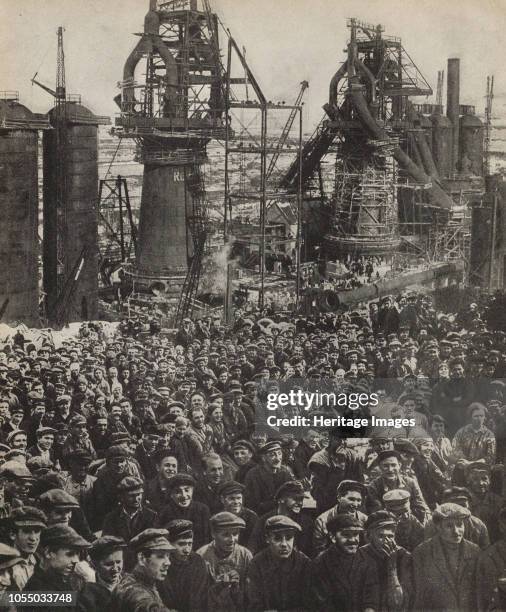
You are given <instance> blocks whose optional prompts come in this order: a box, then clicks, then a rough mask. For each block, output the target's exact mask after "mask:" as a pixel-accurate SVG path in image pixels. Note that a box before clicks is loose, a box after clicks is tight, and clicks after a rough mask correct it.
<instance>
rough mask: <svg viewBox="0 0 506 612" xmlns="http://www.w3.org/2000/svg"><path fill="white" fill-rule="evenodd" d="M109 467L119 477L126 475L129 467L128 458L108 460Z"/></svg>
mask: <svg viewBox="0 0 506 612" xmlns="http://www.w3.org/2000/svg"><path fill="white" fill-rule="evenodd" d="M107 465H109V466H110V468H111V471H112V472H113V473H114V474H117V475H119V474H124V473H125V472H126V470H127V467H128V463H127V460H126V457H111V458H110V459H108V460H107Z"/></svg>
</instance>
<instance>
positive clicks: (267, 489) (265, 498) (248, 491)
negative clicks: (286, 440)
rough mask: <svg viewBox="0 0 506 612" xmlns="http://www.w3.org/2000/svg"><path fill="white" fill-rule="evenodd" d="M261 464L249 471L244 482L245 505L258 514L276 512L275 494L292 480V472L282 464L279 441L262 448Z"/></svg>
mask: <svg viewBox="0 0 506 612" xmlns="http://www.w3.org/2000/svg"><path fill="white" fill-rule="evenodd" d="M259 453H260V460H261V463H260V464H259V465H257V466H256V467H254V468H252V469H251V470H249V472H248V473H247V474H246V478H245V480H244V485H245V487H246V488H245V491H244V503H245V504H246V506H247V507H248V508H250V509H251V510H253V511H254V512H256V513H257V514H259V515H261V514H265V512H269V511H270V510H274V508H275V505H276V502H275V501H274V494H275V493H276V491H277V490H278V489H279V487H280V486H281V485H282V484H284V483H285V482H287V481H288V480H292V478H293V476H292V473H291V472H290V470H289V469H288V468H287V467H285V466H284V465H283V464H282V458H283V451H282V449H281V444H280V442H279V441H276V440H273V441H270V442H267V443H266V444H264V445H263V446H262V447H261V448H260V451H259Z"/></svg>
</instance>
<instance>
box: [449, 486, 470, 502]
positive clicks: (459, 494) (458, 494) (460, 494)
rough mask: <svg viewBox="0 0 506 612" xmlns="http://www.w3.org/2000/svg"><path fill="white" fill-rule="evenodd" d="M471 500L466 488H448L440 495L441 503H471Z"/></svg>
mask: <svg viewBox="0 0 506 612" xmlns="http://www.w3.org/2000/svg"><path fill="white" fill-rule="evenodd" d="M471 498H472V496H471V491H469V489H467V488H466V487H449V488H448V489H445V490H444V491H443V493H442V499H443V501H450V500H455V501H457V500H458V501H462V502H466V501H471Z"/></svg>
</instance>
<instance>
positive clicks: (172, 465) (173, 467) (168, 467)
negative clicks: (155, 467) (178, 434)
mask: <svg viewBox="0 0 506 612" xmlns="http://www.w3.org/2000/svg"><path fill="white" fill-rule="evenodd" d="M159 470H160V474H161V475H162V478H166V479H169V478H170V477H171V476H175V475H176V474H177V459H176V458H175V457H164V458H163V459H162V461H161V463H160V468H159Z"/></svg>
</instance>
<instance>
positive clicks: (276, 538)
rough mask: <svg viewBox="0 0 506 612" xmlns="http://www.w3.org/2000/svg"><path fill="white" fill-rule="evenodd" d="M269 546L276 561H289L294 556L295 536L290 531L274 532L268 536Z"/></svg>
mask: <svg viewBox="0 0 506 612" xmlns="http://www.w3.org/2000/svg"><path fill="white" fill-rule="evenodd" d="M265 539H266V541H267V545H268V546H269V549H270V551H271V553H272V555H273V556H274V558H275V559H288V557H289V556H290V555H291V554H292V551H293V545H294V540H295V534H294V532H293V531H292V530H289V531H273V532H271V533H268V534H267V535H266V538H265Z"/></svg>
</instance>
